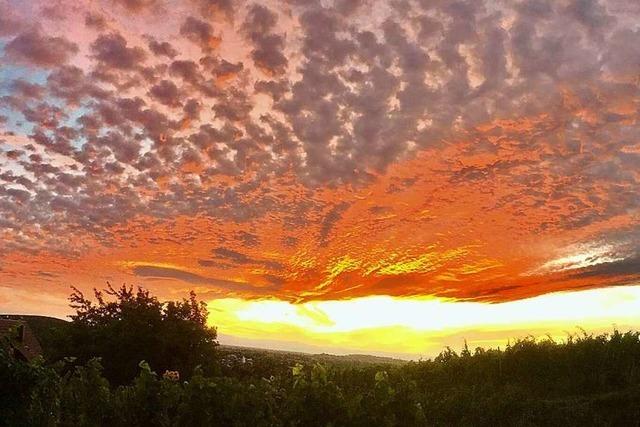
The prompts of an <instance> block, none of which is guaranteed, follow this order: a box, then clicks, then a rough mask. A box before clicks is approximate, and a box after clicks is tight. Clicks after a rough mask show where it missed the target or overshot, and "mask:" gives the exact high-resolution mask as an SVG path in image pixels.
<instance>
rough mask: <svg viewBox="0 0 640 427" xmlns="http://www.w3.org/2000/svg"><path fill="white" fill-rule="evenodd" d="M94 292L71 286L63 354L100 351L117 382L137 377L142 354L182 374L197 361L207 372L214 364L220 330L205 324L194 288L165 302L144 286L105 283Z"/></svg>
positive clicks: (83, 357) (82, 357) (83, 356)
mask: <svg viewBox="0 0 640 427" xmlns="http://www.w3.org/2000/svg"><path fill="white" fill-rule="evenodd" d="M94 296H95V302H94V301H92V300H91V299H89V298H87V297H85V295H84V294H83V293H82V292H81V291H80V290H78V289H77V288H73V293H72V294H71V296H70V297H69V301H70V305H71V307H72V308H73V309H74V310H75V314H73V315H72V316H71V319H72V321H71V323H70V325H69V328H68V330H67V332H66V333H65V334H63V335H61V338H62V342H61V343H60V345H59V351H60V357H69V356H71V357H76V358H77V361H78V362H79V363H86V362H87V361H88V360H90V359H91V358H94V357H99V358H101V361H102V364H103V365H104V373H105V376H106V377H107V378H108V379H109V380H110V381H111V382H112V383H115V384H123V383H125V382H127V381H130V380H131V379H132V378H134V377H135V376H136V375H137V374H138V371H139V366H138V365H139V362H141V361H143V360H144V361H146V362H147V363H148V364H149V365H150V366H151V368H152V369H153V370H155V371H156V372H159V373H163V372H165V371H178V372H179V373H180V375H181V376H182V377H188V376H190V375H191V374H192V372H193V370H194V369H195V368H196V366H199V365H200V366H201V367H202V369H203V370H204V371H205V372H206V371H211V370H212V369H213V366H214V364H213V362H214V358H215V347H216V346H217V345H218V343H217V341H216V337H217V332H216V329H215V328H213V327H208V326H207V317H208V311H207V307H206V304H205V303H204V302H202V301H198V300H197V298H196V295H195V293H194V292H193V291H192V292H191V293H190V295H189V298H188V299H183V300H181V301H170V302H161V301H159V300H158V298H157V297H155V296H153V295H151V294H150V293H149V291H148V290H146V289H143V288H141V287H137V288H135V289H134V288H133V287H132V286H129V287H128V286H125V285H123V286H121V287H120V288H117V289H114V288H113V287H112V286H111V284H109V283H107V288H106V289H105V290H104V291H99V290H97V289H94Z"/></svg>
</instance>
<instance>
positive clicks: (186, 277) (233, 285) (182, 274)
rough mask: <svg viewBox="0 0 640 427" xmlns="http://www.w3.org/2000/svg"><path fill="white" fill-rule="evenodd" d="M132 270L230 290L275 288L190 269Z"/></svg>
mask: <svg viewBox="0 0 640 427" xmlns="http://www.w3.org/2000/svg"><path fill="white" fill-rule="evenodd" d="M132 272H133V274H135V275H136V276H139V277H148V278H159V279H175V280H179V281H181V282H186V283H189V284H192V285H211V286H215V287H217V288H222V289H225V290H228V291H246V290H256V291H258V292H261V291H266V290H269V289H272V288H273V286H267V287H266V289H265V287H257V286H253V285H251V284H249V283H243V282H236V281H232V280H222V279H214V278H210V277H204V276H201V275H199V274H195V273H191V272H189V271H185V270H179V269H176V268H169V267H156V266H150V265H139V266H135V267H133V269H132Z"/></svg>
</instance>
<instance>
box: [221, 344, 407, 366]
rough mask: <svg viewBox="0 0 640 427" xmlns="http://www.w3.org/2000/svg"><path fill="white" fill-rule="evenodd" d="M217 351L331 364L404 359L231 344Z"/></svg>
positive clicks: (393, 361)
mask: <svg viewBox="0 0 640 427" xmlns="http://www.w3.org/2000/svg"><path fill="white" fill-rule="evenodd" d="M219 352H220V353H221V354H222V355H223V356H224V355H225V354H236V355H239V356H245V357H251V358H253V359H256V358H268V359H279V360H286V361H287V362H288V363H291V362H300V363H314V362H323V363H330V364H333V365H401V364H404V363H406V361H405V360H401V359H394V358H392V357H383V356H372V355H368V354H345V355H337V354H328V353H315V354H314V353H301V352H295V351H286V350H274V349H265V348H256V347H241V346H231V345H221V346H220V347H219Z"/></svg>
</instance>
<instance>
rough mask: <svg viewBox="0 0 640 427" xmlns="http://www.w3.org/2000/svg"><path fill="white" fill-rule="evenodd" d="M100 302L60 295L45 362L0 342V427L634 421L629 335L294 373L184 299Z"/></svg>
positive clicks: (637, 343)
mask: <svg viewBox="0 0 640 427" xmlns="http://www.w3.org/2000/svg"><path fill="white" fill-rule="evenodd" d="M108 293H109V297H110V298H111V300H110V301H106V299H105V298H103V296H102V294H100V293H98V294H97V295H99V297H97V300H98V302H97V303H96V304H94V303H92V302H91V301H89V300H87V299H86V298H84V296H83V295H81V294H79V293H77V292H76V293H74V295H72V302H73V303H74V306H75V308H76V315H75V316H74V317H73V320H72V322H69V323H67V324H58V325H57V326H56V328H55V331H53V332H51V331H50V333H51V335H50V336H56V338H55V339H51V343H55V346H56V348H54V349H49V351H48V352H46V353H45V354H48V355H49V356H47V357H48V359H47V360H45V359H43V358H40V359H38V360H36V361H33V362H31V363H26V362H23V361H19V360H15V359H13V358H12V357H10V355H9V354H8V352H6V351H5V350H3V349H1V347H0V384H2V387H0V425H7V426H56V425H62V426H100V425H110V426H156V425H157V426H211V425H215V426H370V425H375V426H423V425H491V426H494V425H522V426H527V425H531V426H537V425H561V424H564V425H616V426H617V425H637V424H638V420H639V419H640V334H638V333H637V332H626V333H621V332H619V331H614V332H613V333H611V334H605V335H599V336H592V335H588V334H586V333H585V334H583V335H582V336H569V337H568V339H567V341H566V342H563V343H557V342H554V341H552V340H550V339H547V340H543V341H539V342H536V341H535V340H533V339H524V340H520V341H517V342H515V343H513V344H511V345H509V346H507V347H506V348H505V349H504V350H484V349H481V348H478V349H476V350H474V351H470V350H469V349H467V348H465V349H463V350H462V351H461V352H460V353H456V352H455V351H453V350H451V349H446V350H445V351H443V352H442V353H441V354H440V355H439V356H438V357H436V358H435V359H433V360H427V361H420V362H408V363H404V364H389V363H386V364H372V363H357V362H353V361H351V362H349V363H344V361H340V360H339V361H336V362H333V361H326V360H325V361H324V362H323V363H313V362H312V363H306V364H305V363H303V362H304V360H302V363H301V360H300V358H299V357H298V356H296V355H291V354H289V355H288V354H286V353H275V352H255V351H254V352H252V353H251V357H249V358H248V357H245V356H244V355H243V356H241V357H237V356H235V357H229V355H230V354H231V353H229V351H226V352H221V351H219V349H217V348H216V342H215V329H212V328H208V327H207V326H206V323H205V321H204V320H205V319H206V315H207V313H206V307H205V306H204V305H203V304H201V303H200V302H198V301H197V300H196V298H195V296H193V295H192V296H191V298H190V299H188V300H183V301H177V302H172V303H168V304H167V303H159V302H158V301H157V299H155V298H154V297H153V296H151V295H149V294H148V292H146V291H144V290H142V289H138V290H137V292H134V291H133V290H132V289H131V288H121V289H118V290H114V289H112V288H109V290H108ZM102 339H104V340H108V341H106V342H100V340H102ZM173 340H177V341H175V342H174V341H173ZM138 343H144V345H138ZM183 346H184V347H183ZM150 349H152V351H149V350H150ZM184 349H189V350H190V351H184ZM169 355H170V357H169ZM132 366H133V367H134V368H135V373H132V372H133V371H132V368H131V367H132Z"/></svg>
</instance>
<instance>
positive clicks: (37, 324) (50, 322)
mask: <svg viewBox="0 0 640 427" xmlns="http://www.w3.org/2000/svg"><path fill="white" fill-rule="evenodd" d="M0 318H1V319H10V320H22V321H25V322H27V324H28V325H29V327H30V328H31V330H32V331H33V333H34V334H35V336H36V338H37V339H38V342H40V346H41V347H42V350H43V352H44V356H45V358H46V357H47V356H48V355H49V354H51V351H52V349H53V345H54V344H53V343H54V341H55V337H56V335H57V334H58V333H59V331H60V330H61V329H62V328H64V327H65V326H66V325H68V324H69V322H68V321H66V320H62V319H57V318H55V317H47V316H32V315H27V314H0Z"/></svg>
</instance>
